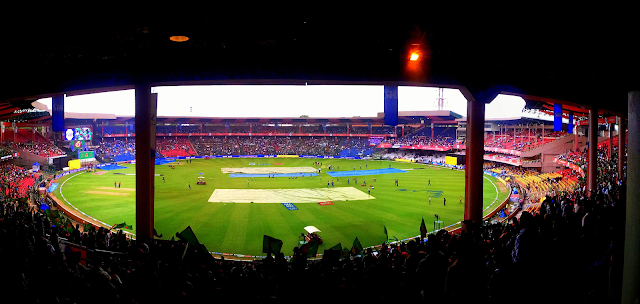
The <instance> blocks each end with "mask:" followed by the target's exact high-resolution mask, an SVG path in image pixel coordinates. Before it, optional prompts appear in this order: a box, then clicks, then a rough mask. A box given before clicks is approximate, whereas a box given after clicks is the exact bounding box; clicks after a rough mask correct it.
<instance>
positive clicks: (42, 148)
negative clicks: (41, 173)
mask: <svg viewBox="0 0 640 304" xmlns="http://www.w3.org/2000/svg"><path fill="white" fill-rule="evenodd" d="M8 145H9V146H10V147H11V148H12V149H14V150H23V151H26V152H28V153H31V154H34V155H38V156H42V157H46V158H49V157H56V156H61V155H66V153H64V151H62V150H60V148H58V147H56V146H55V145H53V144H50V143H46V142H39V143H21V142H17V143H15V142H10V143H8Z"/></svg>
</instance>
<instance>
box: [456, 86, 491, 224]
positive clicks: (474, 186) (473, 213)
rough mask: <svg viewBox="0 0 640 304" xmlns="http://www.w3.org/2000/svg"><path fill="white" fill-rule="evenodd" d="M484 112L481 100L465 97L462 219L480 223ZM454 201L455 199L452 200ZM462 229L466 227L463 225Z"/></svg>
mask: <svg viewBox="0 0 640 304" xmlns="http://www.w3.org/2000/svg"><path fill="white" fill-rule="evenodd" d="M484 114H485V104H484V102H482V101H476V100H475V99H469V98H468V97H467V147H466V148H467V149H466V150H467V155H466V165H465V168H466V169H465V173H464V174H465V200H464V204H465V208H464V219H465V220H471V221H472V222H473V223H475V224H481V223H482V197H483V192H482V191H483V189H482V164H483V162H484V160H483V154H484V142H483V139H484V136H483V134H484ZM452 201H454V202H455V199H454V200H452ZM463 229H466V228H465V227H463Z"/></svg>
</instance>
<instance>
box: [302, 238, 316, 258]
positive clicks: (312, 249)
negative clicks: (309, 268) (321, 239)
mask: <svg viewBox="0 0 640 304" xmlns="http://www.w3.org/2000/svg"><path fill="white" fill-rule="evenodd" d="M300 251H301V252H302V253H303V254H304V255H306V256H307V257H315V256H316V254H318V241H311V242H308V243H306V244H304V245H303V246H302V247H300Z"/></svg>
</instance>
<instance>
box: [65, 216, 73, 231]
mask: <svg viewBox="0 0 640 304" xmlns="http://www.w3.org/2000/svg"><path fill="white" fill-rule="evenodd" d="M62 229H64V230H66V231H67V232H69V233H71V232H73V224H72V223H71V221H70V220H69V219H67V221H66V222H65V223H64V226H62Z"/></svg>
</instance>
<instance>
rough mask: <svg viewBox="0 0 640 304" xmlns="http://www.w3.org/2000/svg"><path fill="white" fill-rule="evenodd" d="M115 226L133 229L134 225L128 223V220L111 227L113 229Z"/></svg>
mask: <svg viewBox="0 0 640 304" xmlns="http://www.w3.org/2000/svg"><path fill="white" fill-rule="evenodd" d="M113 228H120V229H129V230H133V225H127V222H123V223H120V224H115V225H113V227H111V229H113Z"/></svg>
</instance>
